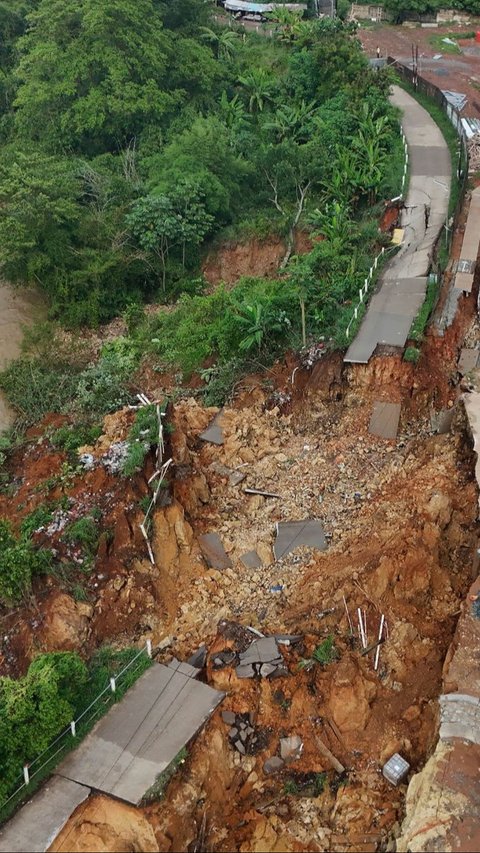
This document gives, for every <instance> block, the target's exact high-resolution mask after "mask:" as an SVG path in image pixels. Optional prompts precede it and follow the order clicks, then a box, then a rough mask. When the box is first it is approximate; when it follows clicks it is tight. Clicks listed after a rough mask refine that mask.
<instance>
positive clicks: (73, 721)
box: [70, 720, 77, 737]
mask: <svg viewBox="0 0 480 853" xmlns="http://www.w3.org/2000/svg"><path fill="white" fill-rule="evenodd" d="M70 731H71V732H72V736H73V737H76V736H77V727H76V725H75V720H72V722H71V723H70Z"/></svg>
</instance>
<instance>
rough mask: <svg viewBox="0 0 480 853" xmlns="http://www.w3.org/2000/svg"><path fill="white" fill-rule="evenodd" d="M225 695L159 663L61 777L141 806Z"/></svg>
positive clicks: (88, 739) (74, 754) (98, 727)
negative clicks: (161, 776)
mask: <svg viewBox="0 0 480 853" xmlns="http://www.w3.org/2000/svg"><path fill="white" fill-rule="evenodd" d="M196 675H198V672H196ZM223 696H224V694H223V693H219V692H218V691H217V690H213V689H212V688H211V687H209V686H208V685H207V684H203V683H202V682H200V681H197V680H196V679H195V678H191V677H189V676H188V675H185V674H184V673H183V672H181V671H180V670H179V669H177V670H175V669H170V668H169V667H166V666H162V665H161V664H158V663H154V664H153V665H152V666H151V667H150V668H149V669H148V670H147V671H146V672H145V673H144V674H143V675H142V676H141V677H140V678H139V679H138V681H137V682H136V683H135V684H134V685H133V687H131V688H130V690H129V691H128V693H127V694H126V695H125V696H124V697H123V699H122V700H121V702H119V703H118V705H114V706H113V708H112V709H111V710H110V711H109V713H108V714H107V715H106V716H105V717H104V718H103V719H102V720H100V721H99V722H98V723H97V724H96V726H95V728H94V729H93V730H92V732H91V733H90V734H89V735H87V737H86V738H85V740H84V741H83V742H82V743H81V744H80V745H79V747H78V748H77V749H76V750H75V752H72V753H71V754H70V755H69V756H68V757H67V758H66V759H65V760H64V761H63V762H62V763H61V764H60V766H59V767H58V768H57V770H56V775H57V776H59V777H61V778H63V779H71V780H73V781H75V782H77V783H79V784H81V785H87V786H88V787H90V788H92V789H94V790H96V791H101V792H103V793H105V794H108V795H110V796H112V797H118V798H119V799H121V800H126V801H127V802H129V803H132V804H133V805H138V804H139V803H140V802H141V800H142V798H143V797H144V795H145V793H146V792H147V791H148V789H149V788H150V787H151V786H152V785H153V784H154V782H155V781H156V779H157V777H158V776H159V775H160V773H162V772H163V771H164V770H165V769H166V768H167V767H168V766H169V765H170V764H171V762H172V761H173V759H174V758H175V756H176V755H178V753H179V752H180V750H181V749H182V748H183V747H184V746H185V745H186V744H187V743H188V742H189V741H190V740H191V738H192V737H193V736H194V735H195V734H196V732H197V731H198V730H199V729H200V727H201V726H202V725H203V724H204V723H205V721H206V720H207V719H208V718H209V717H210V715H211V714H212V713H213V711H214V710H215V708H216V707H217V705H218V704H219V702H221V701H222V699H223Z"/></svg>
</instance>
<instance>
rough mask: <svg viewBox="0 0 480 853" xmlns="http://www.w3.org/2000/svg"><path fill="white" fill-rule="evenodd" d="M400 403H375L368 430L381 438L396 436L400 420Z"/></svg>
mask: <svg viewBox="0 0 480 853" xmlns="http://www.w3.org/2000/svg"><path fill="white" fill-rule="evenodd" d="M400 410H401V406H400V403H384V402H383V401H382V400H378V401H377V402H376V403H374V406H373V412H372V417H371V418H370V424H369V426H368V431H369V433H371V435H378V436H379V437H380V438H396V437H397V432H398V424H399V421H400Z"/></svg>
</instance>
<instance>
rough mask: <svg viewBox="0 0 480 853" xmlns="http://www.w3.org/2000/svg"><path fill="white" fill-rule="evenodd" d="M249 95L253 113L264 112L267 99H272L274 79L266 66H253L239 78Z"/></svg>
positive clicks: (250, 107)
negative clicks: (266, 69)
mask: <svg viewBox="0 0 480 853" xmlns="http://www.w3.org/2000/svg"><path fill="white" fill-rule="evenodd" d="M238 82H239V83H241V84H242V86H244V88H245V89H246V90H247V95H248V109H249V111H250V112H251V113H254V112H262V110H263V108H264V106H265V104H266V102H267V101H271V100H272V94H273V93H272V79H271V77H270V75H269V74H268V72H267V71H265V69H264V68H252V69H251V70H250V71H247V73H246V74H242V76H241V77H239V78H238Z"/></svg>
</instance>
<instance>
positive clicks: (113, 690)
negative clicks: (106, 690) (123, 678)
mask: <svg viewBox="0 0 480 853" xmlns="http://www.w3.org/2000/svg"><path fill="white" fill-rule="evenodd" d="M116 689H117V685H116V684H115V679H114V678H111V679H110V690H111V691H112V693H115V690H116Z"/></svg>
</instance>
